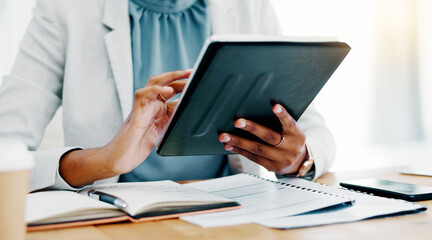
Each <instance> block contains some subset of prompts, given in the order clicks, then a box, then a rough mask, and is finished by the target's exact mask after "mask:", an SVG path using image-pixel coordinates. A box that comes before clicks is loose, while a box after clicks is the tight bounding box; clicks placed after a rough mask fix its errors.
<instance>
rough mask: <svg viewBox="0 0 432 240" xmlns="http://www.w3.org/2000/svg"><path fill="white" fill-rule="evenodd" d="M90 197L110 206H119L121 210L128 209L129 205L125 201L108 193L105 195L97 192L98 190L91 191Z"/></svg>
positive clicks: (89, 192)
mask: <svg viewBox="0 0 432 240" xmlns="http://www.w3.org/2000/svg"><path fill="white" fill-rule="evenodd" d="M87 194H88V196H89V197H91V198H93V199H96V200H99V201H102V202H106V203H109V204H112V205H114V206H117V207H119V208H127V206H128V205H127V203H126V202H125V201H123V200H122V199H121V198H118V197H116V196H113V195H111V194H108V193H104V192H100V191H96V190H90V191H88V193H87Z"/></svg>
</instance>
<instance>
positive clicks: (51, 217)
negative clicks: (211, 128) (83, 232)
mask: <svg viewBox="0 0 432 240" xmlns="http://www.w3.org/2000/svg"><path fill="white" fill-rule="evenodd" d="M90 190H96V191H99V192H103V193H105V194H110V195H112V196H115V197H118V198H120V199H121V200H123V201H124V202H125V203H126V205H127V207H117V206H114V205H112V204H109V203H106V202H102V201H99V200H95V199H93V198H90V197H89V196H88V194H87V192H88V191H90ZM237 208H240V205H239V204H238V203H237V202H236V201H235V200H230V199H227V198H223V197H219V196H216V195H213V194H210V193H207V192H204V191H200V190H198V189H194V188H191V187H188V186H185V185H181V184H178V183H175V182H172V181H154V182H136V183H115V184H101V185H97V186H92V187H88V188H86V189H84V190H82V191H80V192H78V193H77V192H72V191H45V192H37V193H31V194H28V195H27V206H26V222H27V225H28V230H29V231H36V230H47V229H54V228H64V227H72V226H83V225H93V224H102V223H111V222H121V221H131V222H142V221H148V220H158V219H166V218H175V217H179V216H183V215H189V214H198V213H208V212H215V211H223V210H230V209H237Z"/></svg>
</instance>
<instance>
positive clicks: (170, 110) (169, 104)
mask: <svg viewBox="0 0 432 240" xmlns="http://www.w3.org/2000/svg"><path fill="white" fill-rule="evenodd" d="M166 105H167V111H168V116H169V117H171V115H172V113H173V112H174V109H175V107H176V105H177V102H176V101H173V102H167V103H166Z"/></svg>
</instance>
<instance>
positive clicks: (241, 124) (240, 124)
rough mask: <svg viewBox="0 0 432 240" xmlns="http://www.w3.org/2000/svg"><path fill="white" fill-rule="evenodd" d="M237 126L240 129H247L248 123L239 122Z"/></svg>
mask: <svg viewBox="0 0 432 240" xmlns="http://www.w3.org/2000/svg"><path fill="white" fill-rule="evenodd" d="M236 125H237V126H236V127H238V128H244V127H246V121H244V120H238V121H237V124H236Z"/></svg>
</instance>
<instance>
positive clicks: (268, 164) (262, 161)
mask: <svg viewBox="0 0 432 240" xmlns="http://www.w3.org/2000/svg"><path fill="white" fill-rule="evenodd" d="M225 150H227V151H230V152H232V153H236V154H240V155H242V156H245V157H246V158H248V159H249V160H251V161H253V162H255V163H257V164H259V165H261V166H263V167H264V168H266V169H267V170H269V171H273V172H277V168H276V167H275V165H274V162H273V161H272V160H270V159H268V158H265V157H262V156H259V155H256V154H253V153H251V152H248V151H246V150H244V149H241V148H237V147H235V146H231V145H229V144H227V145H225Z"/></svg>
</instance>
